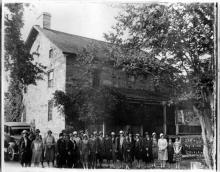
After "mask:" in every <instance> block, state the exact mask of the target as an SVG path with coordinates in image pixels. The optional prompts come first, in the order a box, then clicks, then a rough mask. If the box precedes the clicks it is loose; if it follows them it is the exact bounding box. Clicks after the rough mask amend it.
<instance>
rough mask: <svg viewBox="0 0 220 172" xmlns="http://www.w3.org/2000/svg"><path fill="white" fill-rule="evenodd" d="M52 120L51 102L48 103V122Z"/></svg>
mask: <svg viewBox="0 0 220 172" xmlns="http://www.w3.org/2000/svg"><path fill="white" fill-rule="evenodd" d="M52 118H53V100H49V101H48V121H50V120H52Z"/></svg>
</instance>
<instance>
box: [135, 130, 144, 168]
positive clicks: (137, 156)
mask: <svg viewBox="0 0 220 172" xmlns="http://www.w3.org/2000/svg"><path fill="white" fill-rule="evenodd" d="M134 157H135V159H136V160H137V168H141V164H140V160H141V157H142V140H141V138H140V134H138V133H137V134H136V137H135V142H134Z"/></svg>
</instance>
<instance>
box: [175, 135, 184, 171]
mask: <svg viewBox="0 0 220 172" xmlns="http://www.w3.org/2000/svg"><path fill="white" fill-rule="evenodd" d="M173 149H174V155H173V160H174V161H176V168H177V169H180V162H181V160H182V154H181V150H182V144H181V141H180V138H179V137H176V139H175V142H174V144H173Z"/></svg>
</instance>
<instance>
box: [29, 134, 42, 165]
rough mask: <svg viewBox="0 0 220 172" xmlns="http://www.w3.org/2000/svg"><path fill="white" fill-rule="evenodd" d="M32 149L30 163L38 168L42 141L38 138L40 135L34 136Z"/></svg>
mask: <svg viewBox="0 0 220 172" xmlns="http://www.w3.org/2000/svg"><path fill="white" fill-rule="evenodd" d="M31 149H32V162H33V163H34V166H35V167H39V164H40V162H41V161H42V160H41V159H42V152H43V141H42V140H41V138H40V135H36V137H35V140H33V142H32V144H31Z"/></svg>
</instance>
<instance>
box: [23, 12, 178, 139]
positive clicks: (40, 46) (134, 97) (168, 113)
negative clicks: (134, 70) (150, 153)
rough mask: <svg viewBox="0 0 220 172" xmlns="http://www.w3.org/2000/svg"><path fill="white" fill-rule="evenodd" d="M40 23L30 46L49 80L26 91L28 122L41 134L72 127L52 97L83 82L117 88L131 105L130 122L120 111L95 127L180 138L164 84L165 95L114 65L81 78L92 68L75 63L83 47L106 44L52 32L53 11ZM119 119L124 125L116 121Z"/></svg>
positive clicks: (150, 80) (100, 67)
mask: <svg viewBox="0 0 220 172" xmlns="http://www.w3.org/2000/svg"><path fill="white" fill-rule="evenodd" d="M41 19H42V20H41V23H40V25H35V26H33V27H32V29H31V31H30V33H29V36H28V38H27V40H26V45H27V46H28V47H29V49H30V53H31V54H32V55H33V57H34V60H35V61H36V62H39V63H42V64H43V65H44V66H46V74H45V76H44V80H39V81H37V85H36V86H34V85H30V86H28V88H27V90H26V93H25V95H24V104H25V111H24V113H23V117H22V119H23V121H26V122H29V123H32V124H33V125H34V126H35V127H36V128H39V129H40V130H41V132H42V133H46V132H47V130H48V129H51V130H52V131H53V133H54V135H55V136H56V137H58V134H59V132H61V131H62V130H63V129H66V128H68V127H71V126H68V122H69V121H67V120H66V118H65V115H64V114H63V112H61V111H59V110H58V109H57V107H55V106H54V100H53V94H54V92H55V91H56V90H60V91H63V92H65V93H71V92H73V91H74V89H75V88H76V86H77V84H78V81H79V80H80V79H81V80H84V81H85V82H84V85H83V86H84V87H88V88H93V87H95V88H99V87H103V86H106V87H111V88H115V89H116V90H117V91H118V92H120V94H121V95H123V96H124V97H125V99H126V104H127V105H128V106H130V107H132V108H130V110H127V111H126V112H125V114H126V115H127V116H128V119H126V120H124V121H123V119H120V114H121V113H122V111H123V110H124V109H123V107H121V108H119V109H121V111H120V110H119V111H117V112H115V113H116V116H117V117H119V118H117V119H116V120H114V121H109V120H106V121H105V120H103V121H102V122H101V123H100V124H99V125H98V128H96V129H98V130H103V131H104V132H105V131H106V132H108V131H110V130H112V127H111V126H114V129H115V130H116V129H131V130H132V131H133V132H141V133H143V131H149V132H153V131H156V132H157V133H158V134H159V132H164V133H166V134H169V135H174V134H176V125H175V121H176V116H175V109H174V107H173V106H167V104H166V101H167V100H168V98H169V97H168V95H167V94H166V92H167V90H166V86H163V85H161V87H162V89H161V90H163V91H161V92H158V91H156V90H155V88H154V84H153V78H152V77H151V76H149V77H147V78H141V77H139V78H137V79H134V78H133V77H132V76H128V75H127V74H126V73H125V72H123V71H121V70H117V69H115V68H113V67H112V66H111V65H107V64H105V65H103V64H99V63H97V64H95V65H93V66H95V67H93V68H92V72H91V74H90V75H87V77H86V78H83V77H82V75H83V73H84V72H85V70H86V68H87V67H88V66H87V65H80V64H79V63H78V61H77V60H76V59H77V53H78V51H79V49H82V48H86V47H88V46H89V45H90V44H94V43H95V44H96V45H98V46H100V47H102V45H103V44H107V43H105V42H102V41H98V40H94V39H90V38H85V37H81V36H77V35H72V34H68V33H64V32H60V31H56V30H52V29H51V28H50V26H51V24H50V23H51V16H50V14H48V13H43V14H42V16H41ZM99 54H100V58H103V59H104V58H107V57H105V56H104V55H102V51H100V52H99ZM168 91H169V90H168ZM136 108H137V109H141V110H136ZM137 115H138V118H137ZM125 118H126V117H125ZM137 119H138V120H137ZM158 119H161V120H158ZM120 120H121V123H120V125H119V124H118V123H117V122H118V121H120ZM87 125H88V124H87ZM116 132H117V131H116Z"/></svg>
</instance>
